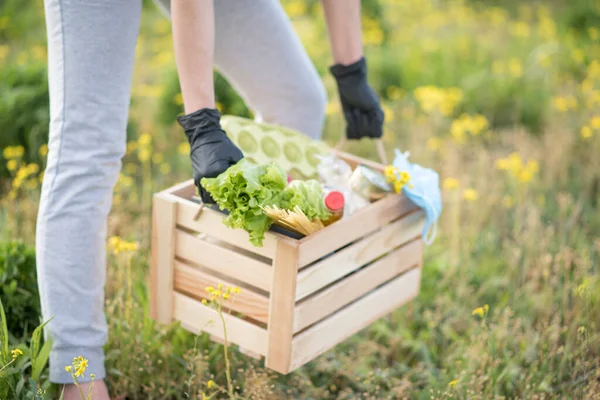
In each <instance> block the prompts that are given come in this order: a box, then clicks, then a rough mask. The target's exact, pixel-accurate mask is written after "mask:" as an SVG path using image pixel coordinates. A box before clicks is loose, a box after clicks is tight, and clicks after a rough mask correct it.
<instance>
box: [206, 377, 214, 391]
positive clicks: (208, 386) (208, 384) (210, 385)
mask: <svg viewBox="0 0 600 400" xmlns="http://www.w3.org/2000/svg"><path fill="white" fill-rule="evenodd" d="M214 384H215V381H213V380H212V379H211V380H209V381H208V382H206V387H207V388H209V389H210V388H211V387H213V386H214Z"/></svg>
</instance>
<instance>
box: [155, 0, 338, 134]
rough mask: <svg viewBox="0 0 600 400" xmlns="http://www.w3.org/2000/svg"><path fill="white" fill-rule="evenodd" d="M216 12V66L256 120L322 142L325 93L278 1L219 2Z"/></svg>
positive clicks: (163, 4) (164, 4)
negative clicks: (296, 131) (282, 126)
mask: <svg viewBox="0 0 600 400" xmlns="http://www.w3.org/2000/svg"><path fill="white" fill-rule="evenodd" d="M156 1H157V3H159V4H160V6H161V7H162V8H163V9H164V10H165V11H167V12H168V11H169V4H170V3H169V0H156ZM214 9H215V54H214V61H215V65H216V67H217V69H218V70H219V71H220V72H221V73H222V74H223V75H224V76H226V77H227V79H229V81H230V82H231V84H232V85H233V86H234V87H235V89H236V90H237V91H238V92H239V93H240V95H241V96H242V97H243V98H244V100H245V101H246V103H247V104H248V105H249V106H250V107H251V108H252V109H253V110H254V112H255V113H256V115H257V117H258V119H261V120H264V121H265V122H272V123H277V124H281V125H285V126H288V127H290V128H292V129H297V130H299V131H301V132H303V133H305V134H307V135H309V136H311V137H313V138H319V137H321V130H322V125H323V120H324V119H325V106H326V103H327V95H326V93H325V88H324V87H323V84H322V82H321V78H320V77H319V74H318V73H317V71H316V70H315V67H314V66H313V64H312V62H311V61H310V59H309V58H308V55H307V54H306V51H305V50H304V48H303V46H302V43H301V42H300V39H299V38H298V37H297V35H296V33H295V32H294V28H293V26H292V24H291V22H290V21H289V19H288V17H287V15H286V14H285V11H284V10H283V8H282V7H281V4H280V3H279V1H277V0H252V1H248V0H227V1H218V0H215V2H214Z"/></svg>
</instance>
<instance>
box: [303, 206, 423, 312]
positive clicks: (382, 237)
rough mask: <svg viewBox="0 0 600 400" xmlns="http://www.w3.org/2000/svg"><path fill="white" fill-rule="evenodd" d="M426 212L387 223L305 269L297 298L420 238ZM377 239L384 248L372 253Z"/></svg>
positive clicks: (417, 212)
mask: <svg viewBox="0 0 600 400" xmlns="http://www.w3.org/2000/svg"><path fill="white" fill-rule="evenodd" d="M424 216H425V214H424V213H423V212H422V211H420V210H417V211H414V212H412V213H410V214H409V215H407V216H405V217H404V218H400V219H398V220H396V221H394V222H392V223H390V224H387V225H385V226H384V227H383V228H381V229H380V230H379V231H377V232H375V233H373V234H371V235H369V236H367V237H364V238H362V239H360V240H358V241H356V242H354V243H352V244H351V245H350V246H348V247H345V248H344V249H342V250H340V251H338V252H336V253H334V254H332V255H330V256H328V257H325V258H323V259H322V260H320V261H318V262H317V263H315V264H313V265H311V266H309V267H307V268H304V269H302V270H301V271H300V272H299V273H298V285H297V288H296V301H300V300H302V299H304V298H306V297H307V296H309V295H311V294H313V293H315V292H316V291H318V290H321V289H322V288H323V287H325V286H327V285H329V284H331V283H333V282H335V281H337V280H338V279H341V278H342V277H344V276H345V275H347V274H350V273H352V272H353V271H355V270H358V269H360V268H362V267H364V266H365V265H367V264H369V263H371V262H372V261H373V260H375V259H377V258H378V257H380V256H382V255H385V254H386V253H388V252H390V251H393V250H394V249H396V248H398V247H400V246H403V245H404V244H406V243H408V242H411V241H413V240H414V239H416V238H418V237H419V236H420V235H421V231H422V230H423V224H424V221H425V218H424ZM399 229H401V232H399V233H398V234H397V235H393V236H391V235H392V234H393V233H394V232H396V231H397V230H399ZM375 243H382V246H383V249H380V250H381V251H380V252H379V251H378V252H376V253H375V254H371V253H372V252H373V250H374V249H377V247H373V246H374V244H375ZM357 250H358V251H357ZM354 253H357V254H354ZM348 259H350V260H348ZM315 282H317V283H318V286H315Z"/></svg>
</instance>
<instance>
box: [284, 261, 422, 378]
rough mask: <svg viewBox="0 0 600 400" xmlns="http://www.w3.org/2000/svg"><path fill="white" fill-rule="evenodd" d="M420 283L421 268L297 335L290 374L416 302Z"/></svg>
mask: <svg viewBox="0 0 600 400" xmlns="http://www.w3.org/2000/svg"><path fill="white" fill-rule="evenodd" d="M420 279H421V268H416V269H412V270H410V271H408V272H407V273H405V274H403V275H401V276H400V277H398V278H396V279H394V280H393V281H391V282H389V283H388V284H386V285H385V286H383V287H381V288H379V289H378V290H377V291H375V292H372V293H370V294H368V295H367V296H366V297H364V298H362V299H360V300H359V301H357V302H355V303H352V304H351V305H349V306H347V307H345V308H343V309H341V310H340V311H338V312H337V313H335V314H333V315H332V316H331V317H329V318H327V319H326V320H324V321H322V322H320V323H318V324H316V325H313V326H312V327H310V328H308V329H307V330H305V331H303V332H301V333H299V334H298V335H296V336H295V337H294V338H293V340H292V360H291V365H290V368H289V369H290V371H293V370H295V369H297V368H299V367H301V366H302V365H304V364H306V363H307V362H309V361H311V360H313V359H314V358H316V357H318V356H319V355H321V354H323V353H324V352H326V351H327V350H329V349H331V348H333V347H334V346H335V345H336V344H338V343H340V342H342V341H344V340H346V339H347V338H349V337H350V336H352V335H354V334H355V333H357V332H358V331H360V330H362V329H364V328H365V327H367V326H368V325H370V324H371V323H372V322H374V321H376V320H378V319H379V318H381V317H383V316H385V315H387V314H389V313H390V312H392V311H394V310H395V309H396V308H398V307H399V306H401V305H403V304H405V303H406V302H408V301H410V300H411V299H413V298H415V297H416V296H417V295H418V293H419V281H420Z"/></svg>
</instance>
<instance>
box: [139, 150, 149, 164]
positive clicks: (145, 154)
mask: <svg viewBox="0 0 600 400" xmlns="http://www.w3.org/2000/svg"><path fill="white" fill-rule="evenodd" d="M138 159H139V160H140V161H141V162H146V161H148V160H150V150H148V149H145V148H144V149H140V150H138Z"/></svg>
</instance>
